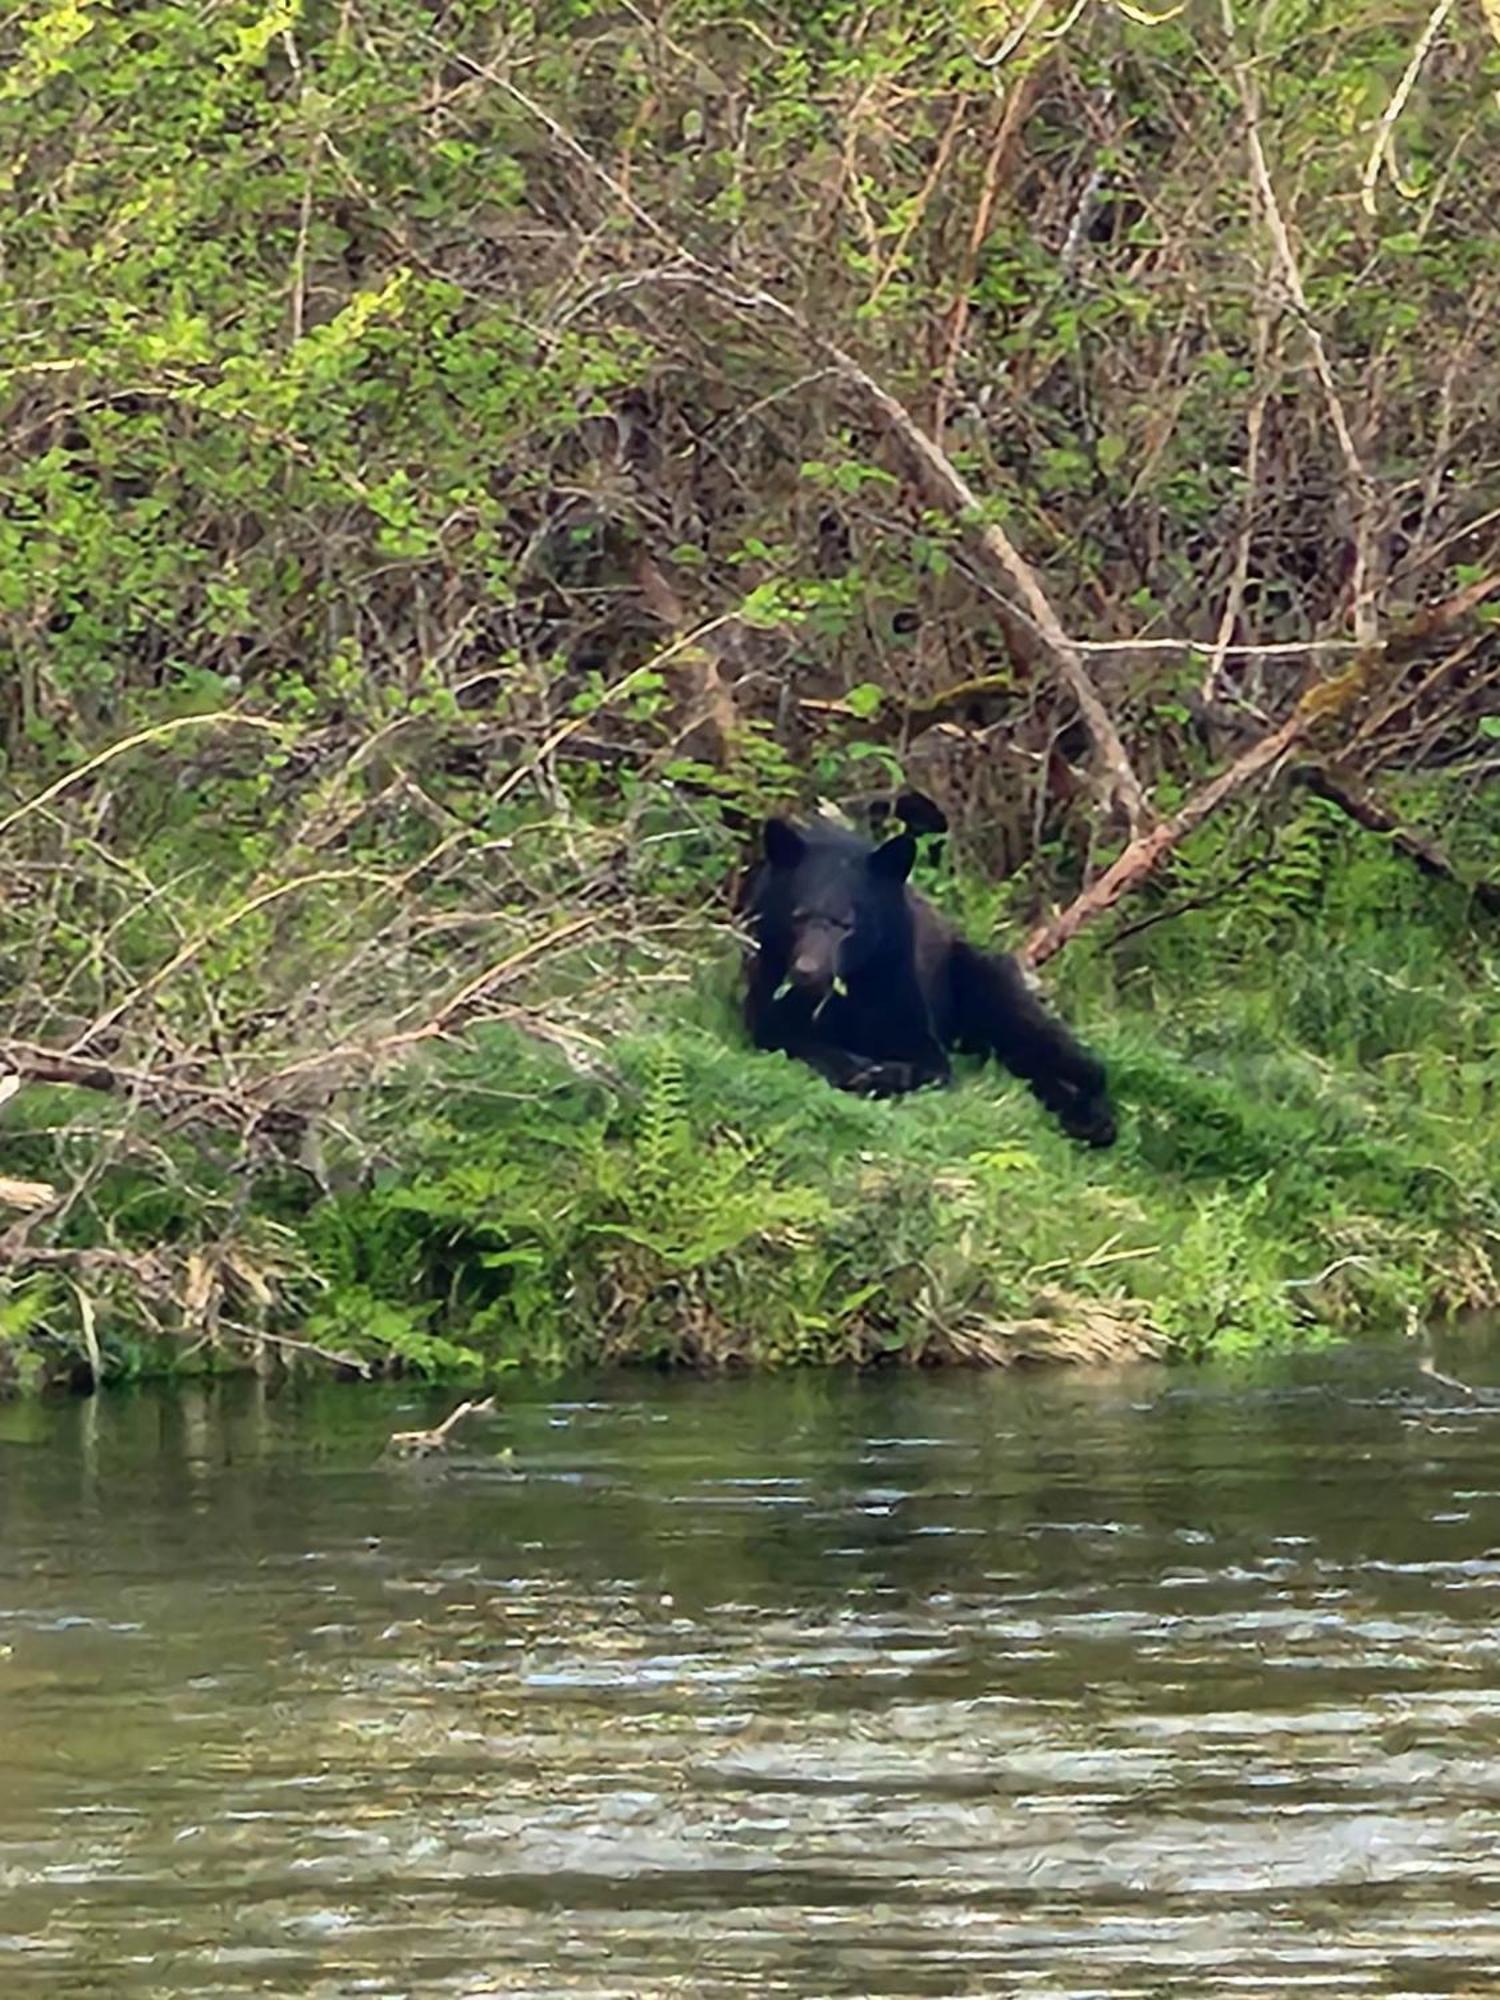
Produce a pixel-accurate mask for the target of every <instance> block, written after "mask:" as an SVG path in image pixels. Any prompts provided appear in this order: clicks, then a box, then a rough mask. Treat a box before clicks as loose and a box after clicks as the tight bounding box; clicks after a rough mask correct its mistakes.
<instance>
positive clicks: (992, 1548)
mask: <svg viewBox="0 0 1500 2000" xmlns="http://www.w3.org/2000/svg"><path fill="white" fill-rule="evenodd" d="M1416 1379H1417V1378H1415V1377H1414V1376H1413V1375H1412V1373H1411V1372H1410V1370H1409V1368H1407V1367H1406V1366H1405V1365H1404V1364H1402V1363H1401V1362H1399V1361H1378V1360H1371V1359H1368V1358H1367V1359H1364V1360H1358V1359H1355V1360H1345V1361H1343V1362H1341V1363H1340V1364H1339V1365H1338V1366H1337V1367H1336V1368H1334V1367H1332V1366H1331V1365H1330V1364H1328V1363H1327V1362H1324V1363H1323V1364H1321V1368H1320V1369H1318V1370H1313V1369H1310V1368H1309V1366H1308V1365H1307V1364H1303V1365H1302V1366H1301V1368H1300V1369H1299V1370H1295V1371H1292V1370H1283V1371H1281V1372H1280V1373H1279V1374H1269V1373H1262V1374H1259V1375H1256V1376H1254V1377H1244V1376H1242V1377H1239V1378H1237V1379H1233V1380H1227V1379H1219V1380H1214V1379H1211V1378H1197V1377H1168V1376H1164V1375H1158V1374H1152V1375H1142V1376H1139V1377H1136V1378H1132V1379H1124V1378H1119V1379H1115V1380H1112V1381H1109V1382H1104V1383H1095V1384H1088V1383H1085V1382H1082V1381H1080V1380H1079V1379H1077V1378H1071V1379H1066V1380H1062V1379H1059V1380H1052V1379H1048V1380H1036V1381H1031V1382H1016V1381H1006V1380H993V1379H988V1378H947V1379H942V1380H933V1379H913V1378H911V1377H902V1378H900V1379H895V1378H892V1379H886V1380H879V1381H873V1382H863V1383H860V1382H852V1381H836V1382H830V1381H825V1380H807V1381H801V1380H799V1381H792V1382H774V1383H733V1384H722V1385H713V1386H704V1385H701V1384H658V1383H655V1382H645V1381H642V1380H640V1379H634V1380H632V1381H630V1382H627V1383H625V1384H623V1385H619V1386H617V1387H612V1388H611V1389H609V1390H608V1391H605V1392H601V1393H598V1394H596V1395H594V1396H593V1397H592V1399H587V1400H585V1399H580V1400H576V1401H568V1400H554V1401H543V1400H540V1399H539V1392H535V1391H533V1392H532V1395H533V1398H534V1399H533V1400H531V1401H524V1400H519V1401H516V1402H513V1403H512V1404H511V1405H510V1406H509V1407H508V1408H507V1409H506V1411H505V1413H504V1415H503V1418H502V1419H501V1421H500V1422H498V1423H497V1424H495V1425H493V1426H492V1427H489V1428H488V1429H486V1428H485V1427H483V1426H477V1427H475V1428H474V1429H473V1430H471V1431H470V1432H469V1433H468V1434H467V1435H466V1436H465V1437H464V1438H463V1439H462V1440H461V1443H460V1446H459V1449H458V1452H457V1453H456V1454H455V1455H454V1456H453V1457H452V1459H451V1460H450V1461H448V1462H444V1463H439V1464H423V1465H417V1466H413V1465H410V1464H401V1463H394V1462H391V1461H388V1460H384V1459H382V1458H381V1456H380V1445H381V1442H382V1440H383V1439H384V1438H385V1436H386V1435H387V1434H388V1433H389V1432H390V1431H391V1430H394V1429H402V1428H412V1427H414V1426H415V1425H416V1424H419V1423H423V1422H430V1421H432V1419H433V1418H434V1417H435V1416H436V1415H437V1414H439V1412H440V1410H441V1407H442V1399H441V1398H438V1399H423V1398H420V1397H418V1396H417V1395H415V1394H414V1393H413V1392H411V1391H400V1392H398V1391H394V1390H387V1389H376V1390H370V1391H368V1392H366V1391H364V1390H353V1389H348V1388H344V1389H336V1390H328V1391H320V1392H318V1393H316V1394H310V1395H308V1396H306V1397H304V1398H300V1399H294V1398H286V1399H283V1400H280V1401H277V1400H272V1399H268V1398H266V1397H265V1396H264V1395H263V1394H262V1393H260V1392H258V1391H256V1390H254V1389H251V1388H248V1387H245V1386H243V1385H235V1386H233V1387H231V1388H229V1389H221V1390H217V1391H213V1392H192V1393H183V1394H179V1395H175V1396H174V1395H169V1394H167V1395H139V1396H123V1395H122V1396H118V1397H114V1398H103V1399H99V1400H97V1401H95V1402H93V1403H88V1404H55V1405H49V1406H47V1407H44V1408H38V1407H36V1406H22V1405H16V1406H12V1407H10V1408H7V1409H0V1993H3V1994H5V1995H7V1996H12V1995H18V1996H31V1995H43V1994H45V1995H49V1996H51V1995H58V1996H62V1995H68V1996H73V1995H80V1996H86V1995H109V1996H111V2000H115V1996H121V2000H129V1996H146V1995H150V1996H153V2000H154V1997H155V1996H176V1995H183V1994H194V1995H219V1994H224V1995H229V1994H236V1995H237V1994H250V1993H257V1994H277V1995H288V1994H298V1995H313V1996H320V1997H321V1996H334V1995H339V1996H343V1995H356V1994H359V1995H417V1994H420V1995H424V1996H425V1995H429V1994H432V1995H447V1994H454V1995H470V1996H477V1995H481V1994H502V1993H522V1992H525V1993H534V1994H556V1995H560V1996H561V1995H591V1996H605V1995H611V1996H615V1995H617V1996H622V2000H623V1997H624V1996H632V2000H633V1997H634V1996H645V1995H654V1994H667V1993H680V1994H692V1995H704V1996H715V1995H730V1994H733V1995H750V1994H754V1995H772V1996H774V1995H798V1996H812V1995H896V1994H908V1995H915V1994H946V1995H961V1994H976V1993H1004V1994H1011V1993H1014V1994H1020V1995H1047V1996H1064V1995H1076V1996H1084V1995H1091V1996H1092V1995H1103V1994H1108V1995H1112V1996H1113V1995H1140V1996H1148V1995H1149V1996H1164V1995H1183V1996H1187V1995H1192V1996H1203V1995H1206V1994H1217V1993H1227V1992H1234V1993H1250V1994H1265V1995H1272V1994H1275V1995H1284V1994H1296V1993H1303V1992H1315V1993H1318V1994H1347V1995H1361V1996H1368V1995H1373V1994H1396V1993H1410V1994H1416V1993H1455V1992H1458V1991H1461V1990H1464V1989H1465V1988H1467V1989H1468V1990H1470V1991H1495V1990H1500V1989H1497V1988H1496V1987H1495V1986H1494V1985H1493V1983H1487V1982H1493V1980H1494V1978H1495V1968H1496V1967H1497V1966H1500V1621H1497V1616H1496V1613H1497V1610H1500V1595H1497V1593H1500V1410H1491V1409H1489V1408H1487V1407H1485V1406H1483V1405H1479V1406H1475V1407H1469V1408H1465V1409H1462V1410H1452V1411H1446V1412H1445V1411H1442V1410H1440V1409H1438V1408H1437V1407H1436V1406H1435V1398H1436V1396H1437V1395H1438V1393H1439V1392H1437V1391H1434V1390H1433V1389H1432V1388H1431V1385H1424V1387H1425V1389H1426V1397H1425V1400H1424V1399H1423V1398H1421V1397H1418V1396H1416V1395H1414V1394H1413V1393H1411V1388H1410V1385H1411V1384H1412V1383H1413V1382H1414V1381H1415V1380H1416ZM1397 1384H1400V1385H1402V1386H1400V1387H1398V1386H1396V1385H1397ZM522 1393H524V1392H522ZM502 1445H509V1446H511V1447H513V1450H514V1458H513V1461H511V1462H510V1463H509V1464H504V1463H502V1462H500V1461H499V1459H498V1458H497V1456H496V1453H497V1452H498V1450H499V1448H500V1447H501V1446H502Z"/></svg>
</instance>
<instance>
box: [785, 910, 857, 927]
mask: <svg viewBox="0 0 1500 2000" xmlns="http://www.w3.org/2000/svg"><path fill="white" fill-rule="evenodd" d="M792 922H793V923H794V924H826V925H827V926H828V928H829V930H831V931H849V930H853V928H854V926H853V924H852V923H851V922H850V921H849V919H848V918H847V917H830V916H829V915H828V913H827V912H826V911H825V910H793V912H792Z"/></svg>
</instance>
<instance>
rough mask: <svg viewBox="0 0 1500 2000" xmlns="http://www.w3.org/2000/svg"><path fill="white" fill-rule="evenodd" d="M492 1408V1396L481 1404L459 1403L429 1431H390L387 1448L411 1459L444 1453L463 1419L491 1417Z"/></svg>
mask: <svg viewBox="0 0 1500 2000" xmlns="http://www.w3.org/2000/svg"><path fill="white" fill-rule="evenodd" d="M494 1408H495V1399H494V1397H493V1396H486V1397H485V1399H484V1401H483V1402H482V1403H475V1402H472V1401H469V1402H463V1403H460V1404H459V1406H458V1408H457V1409H456V1410H450V1411H449V1412H448V1414H447V1416H446V1417H444V1419H443V1421H442V1422H441V1423H440V1424H434V1425H433V1427H432V1429H431V1430H429V1431H392V1432H391V1435H390V1439H389V1443H388V1448H389V1449H390V1450H392V1451H397V1452H400V1453H401V1454H402V1455H403V1456H406V1457H412V1458H421V1457H425V1456H426V1455H427V1454H428V1453H429V1452H434V1451H446V1450H447V1448H448V1440H449V1438H450V1437H451V1435H452V1433H453V1431H454V1430H455V1429H456V1428H457V1426H458V1425H459V1424H460V1423H462V1422H463V1420H464V1418H465V1417H487V1416H491V1415H492V1414H493V1413H494Z"/></svg>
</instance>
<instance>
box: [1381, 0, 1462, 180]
mask: <svg viewBox="0 0 1500 2000" xmlns="http://www.w3.org/2000/svg"><path fill="white" fill-rule="evenodd" d="M1453 5H1454V0H1437V5H1436V6H1435V7H1434V8H1433V10H1432V12H1431V13H1430V14H1429V15H1428V17H1427V25H1426V27H1425V28H1423V30H1422V33H1421V35H1420V36H1419V37H1418V40H1417V45H1416V47H1415V48H1414V49H1413V50H1412V52H1411V61H1410V62H1409V63H1408V64H1407V65H1406V70H1405V73H1404V75H1403V76H1402V78H1401V81H1400V82H1399V83H1398V84H1397V85H1396V88H1395V91H1394V92H1393V93H1392V96H1391V101H1390V103H1389V104H1388V105H1387V106H1386V107H1385V111H1384V114H1383V115H1382V117H1381V120H1380V124H1379V126H1378V128H1377V130H1376V133H1375V143H1374V145H1373V146H1372V147H1371V148H1370V157H1369V159H1368V160H1366V162H1365V171H1364V178H1363V179H1362V180H1361V182H1360V188H1359V196H1360V200H1361V202H1362V203H1363V204H1364V210H1365V213H1366V215H1373V214H1374V213H1375V185H1376V182H1377V181H1378V180H1379V179H1380V163H1381V161H1382V160H1388V159H1389V158H1390V154H1391V148H1392V146H1393V145H1394V142H1395V136H1396V125H1397V123H1398V121H1399V119H1400V117H1401V113H1402V112H1403V111H1404V110H1405V109H1406V100H1407V99H1408V98H1409V97H1410V96H1411V94H1412V91H1413V90H1414V89H1415V88H1416V83H1417V78H1418V77H1419V76H1420V75H1421V74H1422V66H1423V64H1424V63H1425V62H1426V61H1427V58H1428V56H1430V55H1431V53H1432V46H1433V43H1434V42H1435V41H1436V40H1437V38H1438V36H1439V34H1440V33H1441V32H1442V28H1443V23H1444V22H1445V21H1446V20H1447V18H1448V16H1449V15H1450V14H1451V13H1452V12H1453ZM1393 178H1394V174H1393Z"/></svg>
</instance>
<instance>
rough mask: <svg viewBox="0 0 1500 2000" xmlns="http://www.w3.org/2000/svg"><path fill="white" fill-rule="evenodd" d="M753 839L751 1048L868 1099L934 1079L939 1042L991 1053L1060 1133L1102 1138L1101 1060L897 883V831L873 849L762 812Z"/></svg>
mask: <svg viewBox="0 0 1500 2000" xmlns="http://www.w3.org/2000/svg"><path fill="white" fill-rule="evenodd" d="M763 842H764V853H763V858H762V859H761V860H760V862H759V863H758V864H757V866H756V867H755V869H754V870H753V871H752V873H751V875H750V878H749V880H748V881H747V883H746V886H745V891H744V895H743V897H742V901H741V908H742V911H743V913H744V916H745V918H746V922H747V927H748V929H749V931H750V934H751V936H752V938H753V939H754V950H753V953H752V955H751V958H750V963H749V970H748V982H747V990H746V997H745V1020H746V1025H747V1026H748V1028H749V1030H750V1034H751V1038H752V1039H753V1041H754V1043H755V1045H756V1047H757V1048H760V1049H779V1050H782V1051H783V1052H784V1053H785V1054H787V1055H789V1056H795V1057H796V1058H797V1059H798V1060H799V1061H801V1062H805V1063H809V1064H811V1066H812V1067H813V1068H814V1069H816V1070H817V1071H819V1072H820V1074H821V1075H823V1076H826V1077H827V1078H828V1080H829V1082H830V1083H833V1084H837V1085H838V1087H839V1088H840V1089H841V1090H854V1091H861V1092H863V1093H865V1094H867V1095H869V1096H876V1097H893V1096H897V1095H900V1094H901V1093H902V1092H904V1091H909V1090H917V1089H920V1088H921V1087H922V1085H924V1084H928V1083H946V1082H947V1081H948V1078H949V1074H950V1071H949V1064H948V1052H949V1051H950V1050H951V1049H957V1050H962V1051H964V1052H966V1053H969V1054H974V1055H983V1056H994V1057H995V1058H997V1059H998V1060H999V1061H1000V1062H1002V1063H1003V1064H1004V1065H1005V1067H1006V1068H1007V1069H1008V1070H1010V1071H1011V1073H1012V1074H1013V1075H1015V1076H1018V1077H1020V1078H1022V1080H1023V1081H1024V1082H1025V1083H1026V1084H1027V1085H1028V1086H1029V1087H1030V1089H1031V1091H1032V1093H1033V1095H1034V1096H1035V1097H1036V1098H1037V1099H1038V1100H1039V1101H1040V1102H1041V1103H1042V1104H1044V1105H1045V1106H1046V1108H1047V1109H1048V1110H1049V1111H1050V1112H1051V1113H1052V1114H1053V1116H1054V1117H1055V1118H1056V1119H1057V1121H1058V1123H1059V1124H1060V1125H1061V1126H1062V1128H1063V1130H1064V1131H1065V1132H1067V1133H1068V1134H1070V1136H1071V1137H1073V1138H1075V1139H1083V1140H1086V1141H1087V1142H1088V1144H1089V1145H1091V1146H1108V1145H1112V1144H1113V1142H1114V1137H1115V1117H1114V1111H1113V1108H1112V1107H1111V1104H1110V1100H1109V1086H1108V1082H1107V1079H1106V1077H1105V1074H1104V1068H1103V1065H1102V1064H1101V1063H1100V1062H1099V1061H1098V1059H1097V1058H1096V1057H1095V1056H1093V1055H1091V1054H1090V1053H1089V1051H1088V1050H1087V1049H1086V1048H1084V1047H1083V1046H1082V1045H1081V1044H1080V1043H1079V1042H1077V1041H1076V1040H1075V1039H1074V1037H1073V1036H1072V1035H1071V1034H1070V1033H1069V1032H1068V1030H1067V1029H1066V1028H1065V1027H1064V1026H1063V1024H1062V1023H1061V1022H1060V1021H1057V1020H1054V1018H1053V1017H1052V1016H1051V1015H1050V1014H1049V1013H1048V1012H1047V1011H1046V1009H1045V1008H1044V1007H1043V1006H1042V1005H1041V1003H1040V1001H1038V1000H1037V998H1036V997H1035V995H1034V994H1033V993H1032V991H1031V989H1030V987H1029V986H1028V985H1027V983H1026V978H1025V975H1024V974H1023V973H1022V971H1021V968H1020V966H1019V965H1017V964H1016V962H1015V960H1014V959H1012V958H998V957H992V956H991V955H989V954H988V953H986V952H982V951H977V950H976V949H975V948H974V946H973V945H971V944H968V943H966V942H965V940H964V939H963V938H961V937H960V936H959V935H958V934H957V933H956V932H955V931H954V930H952V929H951V928H950V927H949V926H948V925H947V924H946V923H944V921H943V920H942V918H941V917H940V916H939V915H938V914H937V912H936V911H935V910H934V909H933V908H932V907H931V906H930V905H929V904H928V903H926V902H924V901H923V900H922V898H921V897H920V896H918V895H917V894H915V892H914V891H913V890H912V889H910V888H909V887H908V886H907V880H906V878H907V876H908V875H909V874H910V872H911V867H912V863H913V861H914V860H915V859H916V842H915V841H914V840H913V838H912V836H911V834H910V833H909V832H907V833H900V834H897V835H896V836H895V837H894V838H893V839H890V840H886V841H884V842H883V843H882V844H881V845H880V846H878V847H876V846H874V845H872V844H871V842H869V841H868V840H864V839H861V837H860V836H859V835H858V834H856V833H851V832H849V831H847V830H846V829H845V828H843V827H841V826H837V825H835V824H833V823H832V822H829V821H819V822H816V823H815V824H813V825H812V826H804V827H798V826H793V825H792V824H791V823H790V822H789V821H787V820H784V819H769V820H767V821H766V823H765V827H764V832H763Z"/></svg>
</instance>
